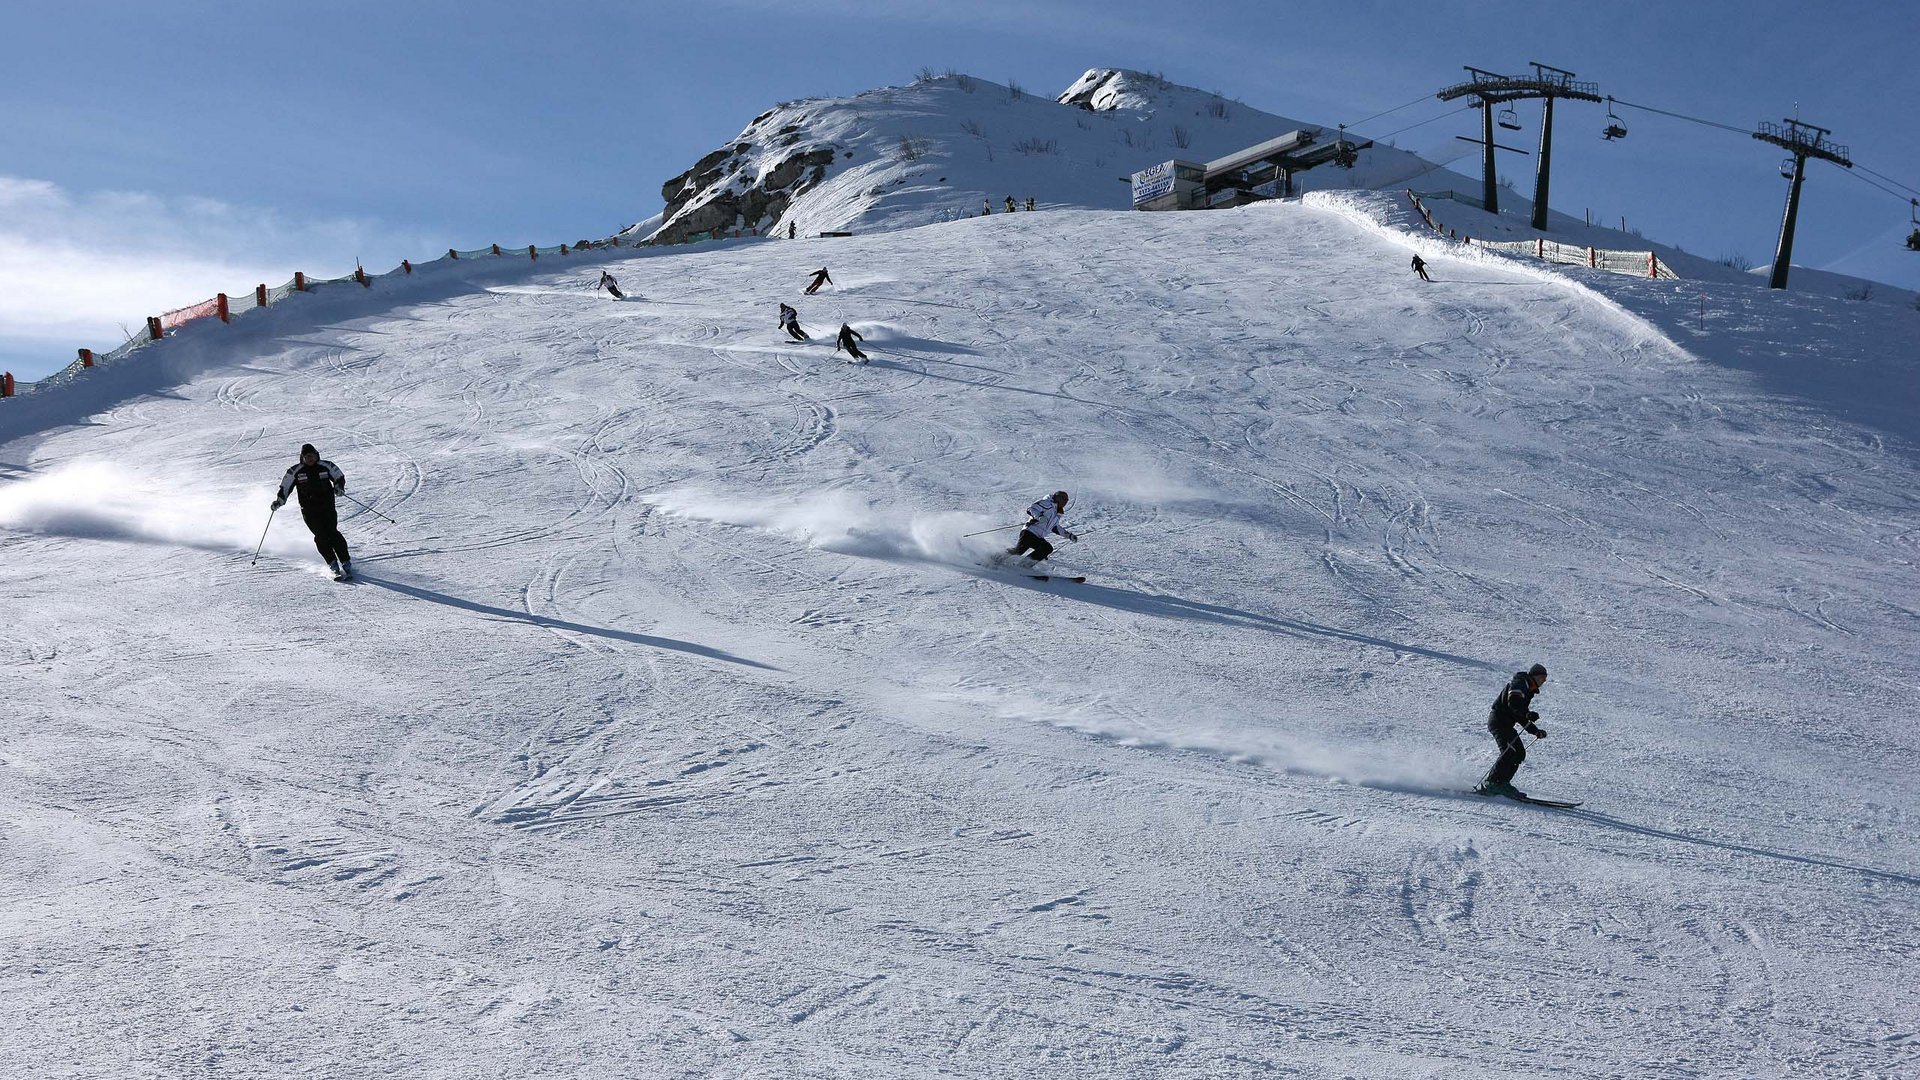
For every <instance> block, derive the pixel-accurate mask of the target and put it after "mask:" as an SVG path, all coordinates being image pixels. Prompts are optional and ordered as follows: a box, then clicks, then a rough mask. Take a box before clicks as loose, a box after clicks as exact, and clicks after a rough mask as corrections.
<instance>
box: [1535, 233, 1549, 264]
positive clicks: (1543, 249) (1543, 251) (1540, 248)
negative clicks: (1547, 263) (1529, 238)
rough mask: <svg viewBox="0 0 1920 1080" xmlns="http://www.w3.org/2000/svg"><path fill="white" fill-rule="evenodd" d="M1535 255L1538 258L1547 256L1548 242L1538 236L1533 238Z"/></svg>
mask: <svg viewBox="0 0 1920 1080" xmlns="http://www.w3.org/2000/svg"><path fill="white" fill-rule="evenodd" d="M1533 257H1534V258H1536V259H1544V258H1546V257H1547V242H1546V241H1545V240H1543V239H1541V238H1540V237H1538V236H1536V237H1534V238H1533Z"/></svg>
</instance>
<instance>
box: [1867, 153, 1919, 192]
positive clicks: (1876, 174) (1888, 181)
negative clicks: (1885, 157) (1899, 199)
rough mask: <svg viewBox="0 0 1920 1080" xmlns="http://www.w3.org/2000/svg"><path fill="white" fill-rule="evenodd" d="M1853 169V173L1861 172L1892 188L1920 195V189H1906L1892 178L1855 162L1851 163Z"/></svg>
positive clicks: (1905, 186)
mask: <svg viewBox="0 0 1920 1080" xmlns="http://www.w3.org/2000/svg"><path fill="white" fill-rule="evenodd" d="M1853 168H1854V171H1856V172H1863V173H1866V174H1867V175H1869V176H1878V177H1880V179H1882V180H1885V181H1886V182H1887V183H1889V184H1892V185H1893V186H1894V187H1897V188H1900V189H1902V190H1904V191H1907V192H1910V193H1912V194H1914V195H1920V188H1914V187H1908V186H1907V185H1905V184H1903V183H1901V182H1900V181H1898V180H1895V179H1894V178H1893V177H1891V176H1886V175H1884V174H1881V173H1877V172H1874V171H1873V170H1872V169H1869V168H1867V167H1866V166H1865V165H1862V164H1860V163H1859V162H1857V161H1856V162H1854V163H1853Z"/></svg>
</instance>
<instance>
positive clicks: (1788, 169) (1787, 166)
mask: <svg viewBox="0 0 1920 1080" xmlns="http://www.w3.org/2000/svg"><path fill="white" fill-rule="evenodd" d="M1780 178H1781V179H1782V180H1791V179H1793V159H1792V158H1790V157H1789V158H1781V159H1780Z"/></svg>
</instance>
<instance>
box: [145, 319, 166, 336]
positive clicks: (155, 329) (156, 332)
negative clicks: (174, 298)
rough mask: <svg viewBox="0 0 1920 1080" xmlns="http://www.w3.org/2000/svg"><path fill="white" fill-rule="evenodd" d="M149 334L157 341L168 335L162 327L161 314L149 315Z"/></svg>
mask: <svg viewBox="0 0 1920 1080" xmlns="http://www.w3.org/2000/svg"><path fill="white" fill-rule="evenodd" d="M147 336H148V337H150V338H152V339H153V340H155V341H159V340H160V339H161V338H163V337H165V336H166V332H165V331H164V330H161V329H160V316H158V315H149V316H147Z"/></svg>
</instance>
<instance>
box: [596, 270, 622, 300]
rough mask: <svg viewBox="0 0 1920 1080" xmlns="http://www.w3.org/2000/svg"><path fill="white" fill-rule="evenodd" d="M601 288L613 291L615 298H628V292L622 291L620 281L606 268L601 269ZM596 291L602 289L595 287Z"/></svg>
mask: <svg viewBox="0 0 1920 1080" xmlns="http://www.w3.org/2000/svg"><path fill="white" fill-rule="evenodd" d="M600 288H601V289H605V290H607V291H608V292H610V293H612V294H613V298H614V299H615V300H624V299H626V296H627V294H626V293H623V292H621V291H620V282H619V281H617V280H616V279H615V278H614V276H613V275H612V274H609V273H607V272H606V271H605V270H602V271H600ZM594 291H595V292H598V291H600V290H599V289H595V290H594Z"/></svg>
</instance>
